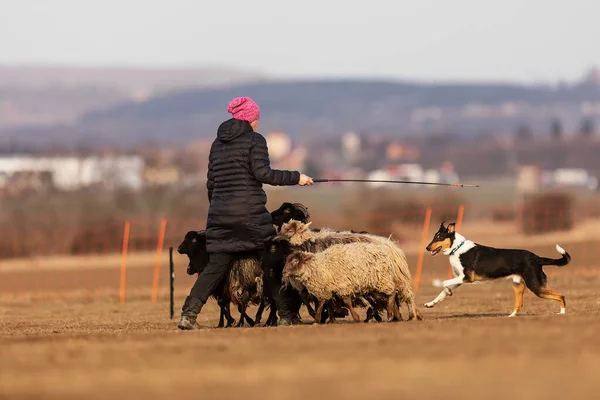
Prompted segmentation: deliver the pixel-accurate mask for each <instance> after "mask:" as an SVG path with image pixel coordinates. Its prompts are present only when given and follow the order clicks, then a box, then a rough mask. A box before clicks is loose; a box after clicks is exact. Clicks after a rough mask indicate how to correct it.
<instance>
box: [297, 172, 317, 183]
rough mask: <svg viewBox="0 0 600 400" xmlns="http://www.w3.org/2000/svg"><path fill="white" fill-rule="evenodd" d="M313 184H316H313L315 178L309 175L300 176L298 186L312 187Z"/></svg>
mask: <svg viewBox="0 0 600 400" xmlns="http://www.w3.org/2000/svg"><path fill="white" fill-rule="evenodd" d="M313 183H314V182H313V178H311V177H310V176H308V175H304V174H300V181H298V185H300V186H310V185H312V184H313Z"/></svg>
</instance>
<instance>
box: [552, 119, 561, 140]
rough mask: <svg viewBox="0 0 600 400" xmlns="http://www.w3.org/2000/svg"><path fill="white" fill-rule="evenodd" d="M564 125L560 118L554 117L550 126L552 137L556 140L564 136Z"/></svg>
mask: <svg viewBox="0 0 600 400" xmlns="http://www.w3.org/2000/svg"><path fill="white" fill-rule="evenodd" d="M563 134H564V131H563V125H562V122H561V120H560V119H559V118H554V120H553V121H552V125H551V126H550V137H551V138H552V139H554V140H560V139H562V138H563Z"/></svg>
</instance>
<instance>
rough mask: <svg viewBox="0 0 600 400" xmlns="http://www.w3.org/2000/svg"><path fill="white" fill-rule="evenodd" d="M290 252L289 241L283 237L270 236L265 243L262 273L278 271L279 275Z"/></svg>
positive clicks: (290, 245)
mask: <svg viewBox="0 0 600 400" xmlns="http://www.w3.org/2000/svg"><path fill="white" fill-rule="evenodd" d="M291 252H292V244H291V243H290V240H289V239H288V238H286V237H284V236H279V235H277V236H271V237H270V238H269V239H268V240H267V241H266V242H265V247H264V253H263V257H262V268H263V271H265V273H266V271H269V270H273V271H278V275H280V274H281V271H282V270H283V267H284V265H285V260H286V258H287V256H288V255H290V253H291Z"/></svg>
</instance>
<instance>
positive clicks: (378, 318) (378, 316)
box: [373, 309, 383, 322]
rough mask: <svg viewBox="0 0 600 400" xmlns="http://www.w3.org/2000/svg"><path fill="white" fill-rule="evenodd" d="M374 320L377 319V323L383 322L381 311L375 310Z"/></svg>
mask: <svg viewBox="0 0 600 400" xmlns="http://www.w3.org/2000/svg"><path fill="white" fill-rule="evenodd" d="M373 318H375V321H377V322H381V321H383V319H382V318H381V315H379V311H377V310H376V309H373Z"/></svg>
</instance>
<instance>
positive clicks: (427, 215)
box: [414, 208, 431, 292]
mask: <svg viewBox="0 0 600 400" xmlns="http://www.w3.org/2000/svg"><path fill="white" fill-rule="evenodd" d="M430 222H431V208H428V209H427V210H426V211H425V222H424V223H423V234H422V235H421V247H420V248H419V261H417V271H416V272H415V280H414V290H415V292H416V291H417V290H419V284H420V283H421V272H422V271H423V260H424V259H425V246H426V245H427V232H429V223H430Z"/></svg>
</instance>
